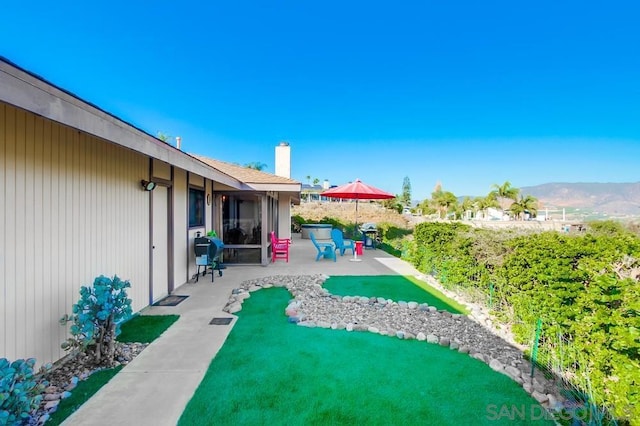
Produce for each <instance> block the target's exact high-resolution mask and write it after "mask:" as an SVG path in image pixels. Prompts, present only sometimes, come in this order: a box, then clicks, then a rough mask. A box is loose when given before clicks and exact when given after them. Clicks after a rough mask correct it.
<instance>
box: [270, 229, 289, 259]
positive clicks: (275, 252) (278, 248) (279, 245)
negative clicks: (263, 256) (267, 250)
mask: <svg viewBox="0 0 640 426" xmlns="http://www.w3.org/2000/svg"><path fill="white" fill-rule="evenodd" d="M290 244H291V240H290V239H289V238H276V233H275V232H274V231H271V262H275V261H276V259H284V260H285V261H286V262H287V263H288V262H289V245H290Z"/></svg>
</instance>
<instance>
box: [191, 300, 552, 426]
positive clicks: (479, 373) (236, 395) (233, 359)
mask: <svg viewBox="0 0 640 426" xmlns="http://www.w3.org/2000/svg"><path fill="white" fill-rule="evenodd" d="M290 299H291V295H290V294H289V292H288V291H287V290H286V289H283V288H271V289H266V290H260V291H258V292H254V293H252V295H251V298H249V299H247V300H245V301H244V303H243V309H242V311H240V312H239V313H238V315H239V320H238V321H237V322H236V324H235V326H234V328H233V330H232V331H231V333H230V335H229V337H228V338H227V340H226V342H225V344H224V345H223V347H222V348H221V350H220V352H219V353H218V355H217V356H216V357H215V358H214V359H213V360H212V362H211V364H210V366H209V369H208V370H207V372H206V374H205V377H204V378H203V380H202V382H201V383H200V385H199V387H198V389H197V390H196V392H195V394H194V396H193V397H192V399H191V401H190V402H189V404H188V405H187V407H186V409H185V411H184V412H183V414H182V417H181V418H180V421H179V424H180V425H183V426H185V425H214V424H215V425H258V424H264V425H267V424H269V425H270V424H278V425H283V424H286V425H327V424H337V425H342V424H367V425H376V424H377V425H389V424H450V425H460V424H476V425H482V424H487V425H494V424H509V425H512V424H553V423H551V422H544V421H534V420H532V418H531V417H530V416H528V417H527V416H525V417H526V418H525V419H519V418H518V416H515V417H514V416H508V415H500V413H506V411H504V409H503V408H502V407H505V408H506V409H507V410H512V408H513V407H516V409H521V408H522V409H523V410H524V411H525V413H527V414H528V413H531V412H534V413H538V414H539V413H541V411H542V410H541V407H540V406H539V405H538V403H537V402H536V401H534V400H533V399H532V398H531V397H529V396H528V395H527V394H526V393H525V391H524V390H523V389H522V388H521V387H520V386H518V385H517V384H516V383H515V382H513V381H512V380H511V379H509V378H508V377H507V376H505V375H502V374H499V373H495V372H493V371H492V370H491V369H490V368H489V367H488V366H487V365H486V364H484V363H482V362H480V361H477V360H475V359H473V358H471V357H469V356H468V355H463V354H459V353H458V352H456V351H452V350H450V349H448V348H445V347H442V346H438V345H432V344H428V343H425V342H419V341H416V340H399V339H396V338H392V337H386V336H381V335H377V334H372V333H366V332H347V331H345V330H331V329H321V328H306V327H300V326H297V325H295V324H291V323H289V322H288V321H287V318H286V317H285V315H284V309H285V307H286V306H287V303H288V301H289V300H290ZM532 410H534V411H532ZM534 417H535V416H534Z"/></svg>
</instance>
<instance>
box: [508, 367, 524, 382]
mask: <svg viewBox="0 0 640 426" xmlns="http://www.w3.org/2000/svg"><path fill="white" fill-rule="evenodd" d="M504 374H506V375H507V376H509V377H511V378H512V379H513V380H516V379H520V380H522V379H521V377H520V370H518V369H517V368H516V367H514V366H511V365H508V366H506V367H505V368H504ZM523 382H524V381H523Z"/></svg>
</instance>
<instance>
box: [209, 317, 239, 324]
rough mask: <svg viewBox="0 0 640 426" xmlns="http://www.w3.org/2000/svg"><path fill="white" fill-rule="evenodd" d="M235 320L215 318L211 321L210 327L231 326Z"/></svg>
mask: <svg viewBox="0 0 640 426" xmlns="http://www.w3.org/2000/svg"><path fill="white" fill-rule="evenodd" d="M232 320H233V318H214V319H212V320H211V321H209V325H229V324H231V321H232Z"/></svg>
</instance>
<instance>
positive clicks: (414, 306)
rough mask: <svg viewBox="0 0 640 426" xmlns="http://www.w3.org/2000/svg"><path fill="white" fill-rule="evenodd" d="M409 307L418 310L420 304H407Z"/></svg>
mask: <svg viewBox="0 0 640 426" xmlns="http://www.w3.org/2000/svg"><path fill="white" fill-rule="evenodd" d="M407 307H408V308H409V309H417V308H418V302H409V303H407Z"/></svg>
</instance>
